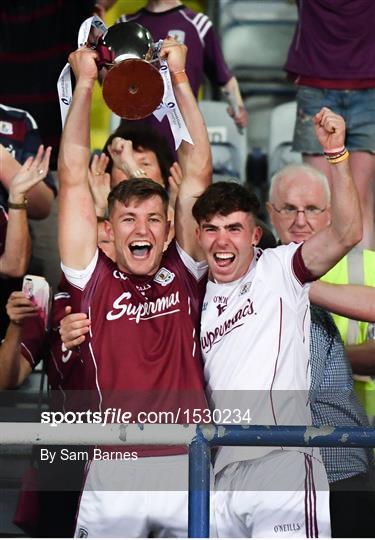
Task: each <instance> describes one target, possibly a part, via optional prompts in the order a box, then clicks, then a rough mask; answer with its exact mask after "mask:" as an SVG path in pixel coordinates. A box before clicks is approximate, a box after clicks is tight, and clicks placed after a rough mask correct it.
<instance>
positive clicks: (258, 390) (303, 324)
mask: <svg viewBox="0 0 375 540" xmlns="http://www.w3.org/2000/svg"><path fill="white" fill-rule="evenodd" d="M300 248H301V245H297V244H290V245H288V246H280V247H277V248H274V249H267V250H265V251H264V252H262V250H260V249H258V248H256V249H255V253H254V258H253V261H252V263H251V265H250V268H249V270H248V272H247V273H246V274H245V275H244V276H243V277H242V278H241V279H239V280H238V281H235V282H231V283H224V284H219V283H214V282H212V281H209V282H208V285H207V290H206V296H205V299H204V304H203V312H202V321H201V347H202V353H203V358H204V373H205V380H206V383H207V397H208V398H209V400H210V403H211V406H212V408H213V409H218V410H219V411H220V412H219V411H216V414H215V416H214V421H215V422H216V423H232V424H233V423H236V424H247V423H249V424H252V425H311V416H310V408H309V404H308V389H309V386H310V370H309V335H310V310H309V299H308V289H309V285H308V284H305V283H306V281H307V280H308V279H311V278H312V276H311V274H310V273H309V271H308V270H307V269H306V267H305V265H304V263H303V259H302V256H301V249H300ZM238 409H239V410H240V412H238ZM250 417H251V419H250ZM273 450H275V448H274V447H222V448H220V449H219V451H218V453H217V458H216V463H215V473H217V472H218V471H219V470H221V469H222V468H223V467H224V466H225V465H227V464H228V463H232V462H235V461H243V460H248V459H255V458H258V457H260V456H262V455H265V454H267V453H269V452H271V451H273Z"/></svg>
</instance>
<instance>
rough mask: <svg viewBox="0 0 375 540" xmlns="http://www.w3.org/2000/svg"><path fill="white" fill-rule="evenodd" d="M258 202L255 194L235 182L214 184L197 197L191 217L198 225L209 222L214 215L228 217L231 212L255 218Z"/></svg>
mask: <svg viewBox="0 0 375 540" xmlns="http://www.w3.org/2000/svg"><path fill="white" fill-rule="evenodd" d="M259 207H260V204H259V200H258V198H257V196H256V195H255V193H253V192H251V191H249V190H248V189H246V188H245V187H244V186H241V185H240V184H238V183H237V182H216V183H215V184H211V186H209V187H208V188H207V189H206V191H205V192H204V193H202V195H200V196H199V197H198V199H197V200H196V201H195V204H194V206H193V216H194V218H195V219H196V221H197V222H198V223H201V222H202V221H209V220H210V219H211V218H212V217H213V216H214V215H216V214H220V215H222V216H228V215H229V214H232V213H233V212H246V213H247V214H251V215H253V216H254V218H256V216H257V213H258V211H259Z"/></svg>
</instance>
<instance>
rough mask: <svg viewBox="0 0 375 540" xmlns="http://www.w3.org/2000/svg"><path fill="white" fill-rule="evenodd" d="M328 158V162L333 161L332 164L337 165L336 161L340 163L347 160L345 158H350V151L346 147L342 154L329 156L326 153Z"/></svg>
mask: <svg viewBox="0 0 375 540" xmlns="http://www.w3.org/2000/svg"><path fill="white" fill-rule="evenodd" d="M325 157H326V159H327V161H328V163H331V164H332V165H335V164H336V163H340V162H341V161H345V159H348V157H349V151H348V150H346V149H345V152H344V153H343V154H341V155H338V156H337V155H336V156H332V157H330V156H328V155H327V154H326V156H325Z"/></svg>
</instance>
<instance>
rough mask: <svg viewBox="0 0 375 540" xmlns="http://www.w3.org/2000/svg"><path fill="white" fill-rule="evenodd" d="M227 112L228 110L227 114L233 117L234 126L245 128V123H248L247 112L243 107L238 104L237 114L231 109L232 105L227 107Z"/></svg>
mask: <svg viewBox="0 0 375 540" xmlns="http://www.w3.org/2000/svg"><path fill="white" fill-rule="evenodd" d="M227 112H228V114H229V116H230V117H231V118H233V120H234V122H235V124H236V126H237V127H238V128H239V129H243V128H245V127H246V126H247V124H248V114H247V110H246V109H245V107H242V106H240V107H239V108H238V113H237V114H234V111H233V109H232V107H228V108H227Z"/></svg>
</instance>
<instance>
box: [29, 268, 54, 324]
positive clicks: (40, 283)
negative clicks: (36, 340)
mask: <svg viewBox="0 0 375 540" xmlns="http://www.w3.org/2000/svg"><path fill="white" fill-rule="evenodd" d="M22 292H24V293H25V294H26V296H27V297H28V298H30V300H32V301H33V302H34V303H35V304H36V305H37V306H38V308H39V317H40V318H41V319H42V321H43V324H44V328H45V329H46V330H47V328H48V323H49V314H50V308H51V300H52V295H51V287H50V286H49V284H48V281H47V280H46V279H45V278H44V277H42V276H33V275H31V274H27V275H26V276H25V277H24V278H23V284H22Z"/></svg>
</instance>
